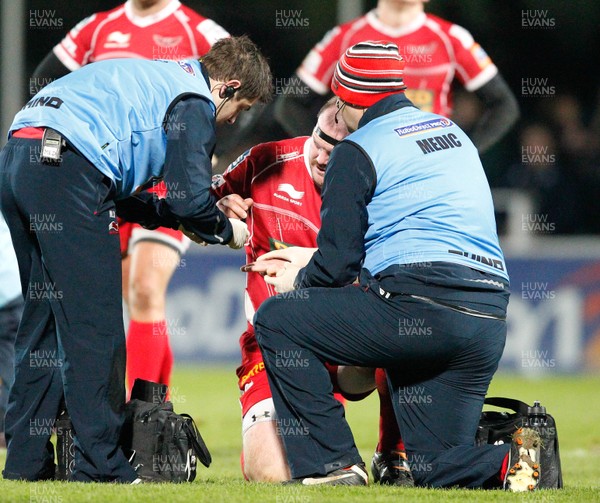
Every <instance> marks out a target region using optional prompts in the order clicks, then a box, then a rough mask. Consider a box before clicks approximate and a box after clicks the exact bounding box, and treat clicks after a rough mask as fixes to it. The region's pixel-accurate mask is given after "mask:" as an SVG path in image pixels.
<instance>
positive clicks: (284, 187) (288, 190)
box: [277, 183, 304, 199]
mask: <svg viewBox="0 0 600 503" xmlns="http://www.w3.org/2000/svg"><path fill="white" fill-rule="evenodd" d="M277 192H283V193H285V194H287V195H288V196H290V197H291V198H292V199H302V198H303V197H304V192H300V191H299V190H296V189H295V188H294V186H293V185H292V184H291V183H281V184H279V186H278V187H277Z"/></svg>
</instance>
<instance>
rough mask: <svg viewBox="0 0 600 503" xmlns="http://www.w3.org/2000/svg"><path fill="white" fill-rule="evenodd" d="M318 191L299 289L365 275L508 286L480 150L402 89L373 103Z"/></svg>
mask: <svg viewBox="0 0 600 503" xmlns="http://www.w3.org/2000/svg"><path fill="white" fill-rule="evenodd" d="M322 197H323V204H322V207H321V220H322V226H321V231H320V233H319V236H318V240H317V244H318V247H319V250H318V252H317V253H315V255H314V256H313V259H312V260H311V262H310V263H309V264H308V265H307V267H305V268H304V269H302V270H301V271H300V273H299V275H298V277H297V279H296V286H297V287H308V286H330V287H331V286H342V285H346V284H349V283H351V282H352V281H353V280H354V279H355V278H356V277H357V276H358V275H359V273H361V276H363V277H364V276H368V277H372V278H376V279H377V280H379V281H381V282H382V284H385V285H386V290H389V291H391V292H398V293H401V292H402V291H406V290H407V285H408V284H411V283H414V284H415V285H417V284H421V285H423V284H429V285H431V284H439V285H444V286H451V287H464V286H465V285H466V284H469V285H470V284H477V288H481V289H483V290H486V289H487V288H488V286H489V288H490V289H491V290H495V291H498V290H499V291H503V290H507V288H508V274H507V271H506V266H505V263H504V257H503V254H502V251H501V249H500V246H499V243H498V236H497V233H496V223H495V218H494V208H493V203H492V198H491V193H490V189H489V185H488V182H487V179H486V177H485V173H484V171H483V167H482V165H481V161H480V160H479V156H478V154H477V149H476V148H475V146H474V145H473V144H472V142H471V140H470V139H469V138H468V137H467V135H466V134H465V133H464V132H463V131H462V130H461V129H460V128H459V127H458V126H456V125H455V124H454V123H453V122H452V121H451V120H449V119H447V118H445V117H442V116H439V115H435V114H431V113H426V112H422V111H420V110H418V109H417V108H415V107H414V106H413V105H412V103H411V102H410V101H409V100H408V99H406V98H405V97H404V96H403V95H401V94H398V95H394V96H390V97H388V98H385V99H383V100H381V101H379V102H377V103H376V104H375V105H373V106H372V107H370V108H369V109H368V110H367V112H366V113H365V115H364V116H363V118H362V119H361V121H360V123H359V128H358V129H357V130H356V131H355V132H354V133H352V134H351V135H349V136H348V137H346V138H345V139H344V141H342V142H341V143H340V144H339V145H338V146H336V147H335V148H334V150H333V152H332V155H331V157H330V160H329V163H328V165H327V171H326V173H325V182H324V186H323V192H322ZM425 266H426V267H425ZM361 268H362V272H361ZM469 282H470V283H469ZM415 288H417V289H418V288H419V287H417V286H415ZM415 288H412V287H411V288H408V289H409V290H410V291H411V293H415ZM416 293H423V292H419V291H417V292H416Z"/></svg>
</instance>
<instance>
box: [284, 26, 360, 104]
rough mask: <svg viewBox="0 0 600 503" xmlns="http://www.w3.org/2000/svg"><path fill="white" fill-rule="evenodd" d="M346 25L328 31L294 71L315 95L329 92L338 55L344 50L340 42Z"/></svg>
mask: <svg viewBox="0 0 600 503" xmlns="http://www.w3.org/2000/svg"><path fill="white" fill-rule="evenodd" d="M347 26H348V25H342V26H336V27H335V28H333V29H331V30H329V31H328V32H327V33H326V34H325V36H324V37H323V39H322V40H321V41H320V42H319V43H318V44H317V45H315V46H314V47H313V48H312V49H311V51H310V52H309V53H308V54H307V55H306V57H305V58H304V61H302V64H301V65H300V67H299V68H298V70H296V73H297V74H298V76H299V77H300V78H301V79H302V80H303V81H304V82H305V83H306V84H307V85H308V86H309V87H310V88H311V89H312V90H313V91H314V92H316V93H318V94H321V95H324V94H327V93H328V92H329V85H330V84H331V78H332V77H333V71H334V70H335V65H336V63H337V61H338V59H339V58H340V54H341V53H342V52H343V51H344V50H345V49H346V48H345V47H342V41H343V39H344V35H345V33H346V31H347Z"/></svg>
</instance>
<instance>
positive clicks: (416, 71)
mask: <svg viewBox="0 0 600 503" xmlns="http://www.w3.org/2000/svg"><path fill="white" fill-rule="evenodd" d="M375 12H376V11H375V10H372V11H370V12H368V13H367V14H365V15H364V16H361V17H359V18H357V19H355V20H353V21H350V22H349V23H346V24H343V25H340V26H336V27H335V28H333V29H332V30H330V31H329V32H328V33H327V34H326V35H325V36H324V37H323V39H322V40H321V41H320V42H319V43H318V44H317V45H316V46H315V47H314V48H313V49H312V50H311V51H310V52H309V53H308V55H307V56H306V58H305V59H304V61H303V62H302V65H301V66H300V68H298V70H297V72H298V75H299V76H300V78H301V79H302V80H303V81H304V82H305V83H306V84H307V85H308V86H310V88H311V89H312V90H313V91H315V92H317V93H319V94H326V93H327V92H329V86H330V84H331V78H332V76H333V71H334V69H335V65H336V63H337V61H338V59H339V58H340V57H341V55H342V54H343V53H344V51H345V50H346V49H348V48H349V47H351V46H353V45H354V44H356V43H358V42H361V41H364V40H387V41H390V42H394V43H395V44H397V45H398V49H399V51H400V54H401V55H402V57H403V58H404V59H405V61H406V67H405V70H404V83H405V84H406V86H407V87H408V89H407V91H406V96H407V97H408V98H409V99H410V100H411V101H412V102H413V103H414V104H415V105H416V106H417V107H419V108H420V109H421V110H423V111H426V112H434V113H437V114H440V115H444V116H449V115H450V114H451V112H452V101H451V83H452V81H453V80H454V78H458V80H459V81H460V82H461V83H462V84H463V85H464V86H465V88H466V89H467V90H468V91H475V90H477V89H479V88H480V87H481V86H483V85H484V84H486V83H487V82H489V81H490V80H491V79H492V78H493V77H494V76H495V75H496V74H497V73H498V69H497V68H496V66H495V65H494V63H493V62H492V60H491V59H490V58H489V56H488V55H487V54H486V52H485V51H484V50H483V49H482V48H481V46H480V45H479V44H478V43H477V42H475V40H473V37H472V36H471V34H470V33H469V32H468V31H467V30H465V29H464V28H462V27H461V26H458V25H456V24H453V23H450V22H448V21H445V20H444V19H441V18H439V17H437V16H433V15H431V14H426V13H422V14H421V15H419V16H418V17H417V18H416V19H415V20H414V21H413V22H411V23H410V24H409V25H407V26H403V27H401V28H391V27H390V26H387V25H385V24H383V23H382V22H381V21H380V20H379V19H378V18H377V16H376V14H375Z"/></svg>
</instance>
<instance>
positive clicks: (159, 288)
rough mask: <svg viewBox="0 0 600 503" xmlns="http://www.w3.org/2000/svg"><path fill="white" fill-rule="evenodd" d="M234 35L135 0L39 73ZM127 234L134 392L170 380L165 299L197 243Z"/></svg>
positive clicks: (179, 49)
mask: <svg viewBox="0 0 600 503" xmlns="http://www.w3.org/2000/svg"><path fill="white" fill-rule="evenodd" d="M228 36H229V34H228V33H227V32H226V31H225V30H224V29H223V28H222V27H220V26H219V25H218V24H216V23H215V22H214V21H212V20H211V19H207V18H205V17H203V16H201V15H200V14H198V13H197V12H194V11H193V10H192V9H190V8H188V7H186V6H185V5H182V4H181V3H180V2H179V1H178V0H128V1H127V2H125V3H124V4H122V5H119V6H118V7H116V8H114V9H112V10H110V11H106V12H98V13H96V14H92V15H91V16H89V17H88V18H86V19H84V20H83V21H81V22H80V23H79V24H78V25H77V26H75V27H74V28H73V29H72V30H71V31H70V32H69V33H68V34H67V36H66V37H65V38H64V39H63V40H62V41H61V42H60V43H59V44H58V45H56V46H55V47H54V48H53V49H52V51H51V52H50V53H49V54H48V55H47V56H46V57H45V59H44V60H43V61H42V62H41V63H40V65H39V66H38V67H37V68H36V70H35V72H34V75H33V77H34V78H38V79H39V81H44V82H46V81H48V79H55V78H59V77H62V76H63V75H66V74H67V73H69V72H70V71H74V70H77V69H78V68H80V67H82V66H84V65H86V64H88V63H93V62H95V61H101V60H105V59H111V58H144V59H172V60H180V59H186V58H199V57H200V56H202V55H204V54H206V53H207V52H208V50H209V49H210V48H211V46H212V45H213V44H214V43H215V42H216V41H217V40H219V39H221V38H225V37H228ZM173 127H176V124H174V126H173ZM167 189H168V190H167ZM153 190H154V191H155V192H156V194H157V197H178V192H177V187H168V188H167V187H165V186H164V184H158V185H157V186H156V187H154V188H153ZM169 191H170V193H169ZM119 234H120V237H121V253H122V255H123V262H122V266H123V297H124V298H125V301H126V302H127V305H128V308H129V317H130V322H129V329H128V331H127V381H128V389H129V391H131V387H132V386H133V382H134V380H135V378H137V377H139V378H142V379H148V380H151V381H156V382H161V383H164V384H167V385H168V384H169V379H170V375H171V368H172V366H173V354H172V352H171V347H170V344H169V335H168V326H167V322H166V314H165V297H166V292H167V287H168V284H169V281H170V280H171V277H172V275H173V273H174V272H175V269H176V267H177V265H178V264H179V259H180V256H181V255H182V254H183V253H185V251H186V249H187V248H188V246H189V240H188V239H187V238H186V237H185V236H184V235H183V234H182V233H181V232H179V231H176V230H173V229H167V228H165V227H159V228H158V229H156V230H154V231H150V230H147V229H144V228H143V227H141V226H140V225H138V224H131V223H127V222H121V223H120V230H119Z"/></svg>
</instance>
